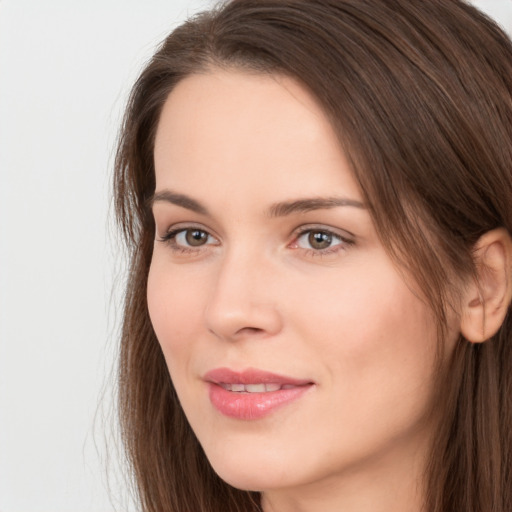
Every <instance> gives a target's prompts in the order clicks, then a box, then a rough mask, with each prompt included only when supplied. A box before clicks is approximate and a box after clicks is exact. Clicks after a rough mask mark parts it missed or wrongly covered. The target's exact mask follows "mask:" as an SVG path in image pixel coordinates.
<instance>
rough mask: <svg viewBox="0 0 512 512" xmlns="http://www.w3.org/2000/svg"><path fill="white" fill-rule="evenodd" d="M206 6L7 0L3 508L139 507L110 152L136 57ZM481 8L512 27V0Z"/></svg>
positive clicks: (0, 73)
mask: <svg viewBox="0 0 512 512" xmlns="http://www.w3.org/2000/svg"><path fill="white" fill-rule="evenodd" d="M212 1H213V0H193V1H191V0H149V1H148V0H146V1H142V0H102V1H100V0H90V1H89V2H82V1H78V0H46V1H45V0H0V512H111V511H114V510H119V511H123V512H125V511H127V510H135V508H134V506H133V505H131V504H130V500H129V494H128V492H127V490H126V486H125V485H124V483H123V481H122V471H121V470H120V468H122V465H123V461H122V457H121V456H118V452H117V450H116V444H115V438H116V431H115V422H114V421H113V416H115V409H114V406H113V402H112V389H113V388H112V372H113V366H114V363H113V361H114V359H115V353H116V341H117V340H116V337H117V332H118V328H119V304H120V301H121V299H120V297H121V287H122V286H120V285H122V280H123V272H122V271H123V259H122V254H121V252H120V251H119V250H118V248H117V247H116V243H115V238H116V237H115V235H114V232H113V227H112V226H113V222H112V218H111V211H110V209H111V204H110V179H111V170H112V162H113V151H114V148H115V140H116V134H117V130H118V127H119V122H120V119H121V115H122V111H123V107H124V104H125V101H126V96H127V93H128V91H129V89H130V86H131V84H132V83H133V81H134V80H135V78H136V76H137V74H138V72H139V71H140V69H141V67H142V65H143V63H144V62H145V61H146V60H147V59H148V58H149V57H150V56H151V54H152V53H153V51H154V49H155V47H156V45H157V43H158V42H160V41H161V40H162V39H163V38H164V36H165V35H166V34H167V33H168V32H169V31H170V30H171V29H172V28H173V27H175V26H176V25H177V24H178V23H179V22H180V21H182V20H184V19H185V18H186V17H187V16H189V15H191V14H193V13H194V12H197V11H198V10H202V9H205V8H207V7H208V6H210V5H212ZM475 3H476V4H477V5H478V6H479V7H481V8H482V9H484V10H486V11H488V12H489V13H490V14H491V15H493V16H495V17H496V18H497V19H498V20H499V21H500V23H501V24H502V25H503V26H504V27H506V28H507V29H509V31H510V29H512V0H480V1H476V2H475ZM116 283H117V287H116ZM107 445H108V448H106V446H107ZM107 476H108V477H109V478H107ZM109 486H110V490H109V489H108V487H109Z"/></svg>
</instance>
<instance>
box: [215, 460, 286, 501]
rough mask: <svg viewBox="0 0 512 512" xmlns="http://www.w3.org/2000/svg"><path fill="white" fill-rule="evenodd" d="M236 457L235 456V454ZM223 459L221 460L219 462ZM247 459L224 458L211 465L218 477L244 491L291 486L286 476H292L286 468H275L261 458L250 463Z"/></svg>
mask: <svg viewBox="0 0 512 512" xmlns="http://www.w3.org/2000/svg"><path fill="white" fill-rule="evenodd" d="M233 455H235V454H233ZM219 459H221V460H219ZM244 459H245V458H244V457H242V460H241V458H240V457H236V458H235V460H233V457H226V455H225V454H224V456H222V457H219V458H217V460H211V459H210V464H211V465H212V467H213V470H214V471H215V473H217V475H218V476H219V477H220V478H221V479H222V480H224V481H225V482H226V483H228V484H229V485H231V486H232V487H235V488H237V489H241V490H244V491H256V492H261V491H263V490H268V489H271V488H276V487H278V488H280V487H287V486H289V485H290V484H291V482H289V481H285V478H284V477H285V475H288V476H289V475H290V472H289V469H290V468H286V467H280V468H278V467H275V465H272V464H271V463H270V462H268V461H264V460H262V459H261V458H260V460H259V461H254V460H253V461H248V460H244Z"/></svg>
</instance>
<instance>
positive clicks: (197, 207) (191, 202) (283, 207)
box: [148, 190, 365, 218]
mask: <svg viewBox="0 0 512 512" xmlns="http://www.w3.org/2000/svg"><path fill="white" fill-rule="evenodd" d="M159 201H164V202H167V203H171V204H174V205H176V206H180V207H182V208H186V209H187V210H191V211H193V212H196V213H199V214H201V215H209V211H208V209H207V208H206V206H204V205H202V204H201V203H200V202H199V201H196V200H195V199H192V198H191V197H189V196H187V195H185V194H178V193H176V192H173V191H171V190H162V191H161V192H155V194H153V196H152V197H151V198H150V199H149V201H148V203H149V205H150V207H153V205H154V204H155V203H156V202H159ZM340 206H351V207H354V208H361V209H364V208H365V206H364V204H363V203H362V202H360V201H356V200H355V199H349V198H346V197H312V198H304V199H295V200H292V201H283V202H279V203H274V204H273V205H271V206H270V208H269V209H268V212H267V215H268V216H269V217H271V218H274V217H285V216H287V215H291V214H293V213H307V212H310V211H314V210H328V209H331V208H338V207H340Z"/></svg>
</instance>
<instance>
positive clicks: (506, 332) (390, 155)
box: [114, 0, 512, 512]
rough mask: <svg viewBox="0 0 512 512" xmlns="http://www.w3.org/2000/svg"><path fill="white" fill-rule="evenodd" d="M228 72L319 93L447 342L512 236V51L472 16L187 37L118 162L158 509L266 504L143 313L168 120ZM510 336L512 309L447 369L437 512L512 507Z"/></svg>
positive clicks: (437, 9) (143, 95)
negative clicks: (223, 474)
mask: <svg viewBox="0 0 512 512" xmlns="http://www.w3.org/2000/svg"><path fill="white" fill-rule="evenodd" d="M214 67H223V68H228V69H229V68H235V69H245V70H249V71H253V72H256V73H281V74H285V75H288V76H291V77H294V78H295V79H296V80H298V81H299V82H300V83H301V84H302V85H303V86H304V87H305V88H307V89H308V90H309V91H310V92H311V94H313V96H315V97H316V98H317V100H318V101H319V103H320V104H321V105H322V106H323V109H324V112H325V114H326V115H327V116H328V118H329V120H330V121H331V123H332V126H333V128H334V129H335V131H336V133H337V134H338V136H339V141H340V145H341V147H342V149H343V150H344V152H345V153H346V155H347V157H348V159H349V162H350V163H351V167H352V171H353V173H354V175H355V177H356V179H357V180H358V183H359V185H360V187H361V190H362V193H363V196H364V200H365V202H366V203H367V205H368V207H369V210H370V213H371V215H372V218H373V221H374V223H375V226H376V228H377V231H378V232H379V234H380V237H381V240H382V243H383V244H384V246H385V247H386V249H387V250H388V251H389V254H390V255H391V256H392V257H393V258H394V259H395V260H396V261H397V263H398V264H399V265H400V266H401V268H403V269H404V272H405V273H407V274H408V275H412V276H413V278H414V279H415V280H416V281H417V283H418V284H419V285H420V287H421V289H422V290H423V292H424V294H425V297H426V300H427V302H428V303H429V305H430V306H431V307H432V309H433V311H434V313H435V315H436V317H437V319H438V325H439V338H440V341H442V337H443V333H444V327H445V312H446V311H447V308H449V307H450V301H451V300H453V297H454V294H453V291H454V289H455V288H456V283H455V282H454V279H453V276H459V277H460V276H468V275H472V274H474V273H475V268H474V262H473V258H472V248H473V246H474V244H475V242H476V241H477V240H478V238H479V237H480V236H481V235H482V234H483V233H485V232H487V231H489V230H491V229H493V228H496V227H499V226H502V227H504V228H505V229H507V230H508V231H509V232H512V173H511V170H512V169H511V167H512V45H511V43H510V41H509V39H508V38H507V37H506V36H505V35H504V33H503V32H502V31H501V30H500V29H499V27H498V26H497V25H496V24H495V23H493V22H492V21H491V20H490V19H488V18H487V17H485V16H484V15H483V14H481V13H480V12H479V11H477V10H476V9H475V8H473V7H471V6H470V5H468V4H466V3H464V2H463V1H460V0H428V1H427V0H314V1H313V0H232V1H228V2H226V3H224V4H222V5H220V6H219V7H217V8H215V9H212V10H211V11H209V12H205V13H202V14H200V15H197V16H195V17H194V18H192V19H190V20H189V21H187V22H185V23H184V24H183V25H181V26H180V27H178V28H177V29H176V30H174V31H173V32H172V34H171V35H170V36H169V37H168V38H167V39H166V40H165V41H164V42H163V44H162V46H161V47H160V48H159V50H158V51H157V53H156V54H155V56H154V57H153V58H152V60H151V61H150V62H149V64H148V65H147V67H146V68H145V69H144V71H143V72H142V74H141V76H140V78H139V79H138V81H137V83H136V84H135V86H134V88H133V91H132V94H131V97H130V100H129V103H128V108H127V112H126V117H125V120H124V124H123V128H122V132H121V137H120V142H119V148H118V153H117V159H116V166H115V183H114V187H115V202H116V210H117V215H118V221H119V224H120V227H121V229H122V232H123V234H124V237H125V240H126V243H127V245H128V248H129V252H130V273H129V277H128V283H127V290H126V301H125V310H124V323H123V329H122V338H121V354H120V366H119V407H120V420H121V425H122V434H123V439H124V443H125V446H126V450H127V453H128V456H129V460H130V462H131V465H132V468H133V474H134V480H135V484H136V488H137V491H138V495H139V496H140V501H141V506H142V509H143V510H144V512H163V511H166V512H167V511H168V512H178V511H187V512H232V511H244V512H250V511H258V510H260V505H259V497H258V494H257V493H251V492H245V491H241V490H237V489H234V488H232V487H230V486H229V485H227V484H226V483H224V482H223V481H222V480H221V479H220V478H219V477H218V476H217V475H216V474H215V473H214V472H213V470H212V469H211V467H210V465H209V463H208V461H207V459H206V457H205V455H204V453H203V451H202V449H201V446H200V445H199V443H198V441H197V439H196V438H195V436H194V433H193V432H192V430H191V429H190V426H189V425H188V423H187V421H186V419H185V417H184V414H183V411H182V409H181V407H180V405H179V402H178V399H177V396H176V393H175V390H174V388H173V384H172V382H171V379H170V377H169V373H168V370H167V367H166V364H165V361H164V357H163V355H162V352H161V350H160V346H159V344H158V341H157V339H156V337H155V334H154V332H153V329H152V326H151V323H150V320H149V316H148V307H147V303H146V283H147V276H148V270H149V265H150V261H151V256H152V247H153V238H154V224H153V220H152V216H151V212H150V211H149V209H148V204H147V200H148V198H149V197H150V196H151V195H152V194H153V192H154V187H155V174H154V167H153V142H154V137H155V131H156V127H157V123H158V120H159V116H160V112H161V109H162V106H163V104H164V102H165V100H166V98H167V96H168V95H169V93H170V92H171V91H172V89H173V87H174V86H175V85H176V84H177V83H178V82H179V81H180V80H181V79H183V78H184V77H186V76H188V75H190V74H193V73H203V72H208V70H209V69H211V68H214ZM171 314H172V313H171ZM511 329H512V325H511V318H510V311H509V314H508V315H507V318H506V320H505V322H504V324H503V325H502V327H501V329H500V330H499V332H498V333H497V334H496V335H495V336H494V337H493V339H491V340H489V341H488V342H486V343H483V344H471V343H469V342H467V341H465V340H464V339H462V337H461V338H460V339H459V342H458V345H457V348H456V351H455V354H454V356H453V360H452V361H451V364H450V368H449V369H448V371H447V372H445V373H443V374H441V375H440V379H439V382H440V385H439V393H440V394H441V393H442V396H443V403H444V404H445V405H443V406H441V405H439V403H438V412H439V414H440V416H441V418H442V421H440V423H439V428H438V431H437V432H436V435H435V443H434V445H433V446H432V451H431V457H430V463H429V465H428V468H427V473H426V475H425V481H426V486H427V496H426V502H425V510H426V511H428V512H448V511H471V512H510V511H511V510H512V474H511V471H512V403H511V401H512V334H511V333H512V331H511ZM439 346H440V350H441V347H442V344H441V343H440V345H439Z"/></svg>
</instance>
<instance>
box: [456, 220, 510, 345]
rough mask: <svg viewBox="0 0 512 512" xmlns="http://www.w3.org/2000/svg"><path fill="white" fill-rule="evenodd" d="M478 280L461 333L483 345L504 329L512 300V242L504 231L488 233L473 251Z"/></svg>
mask: <svg viewBox="0 0 512 512" xmlns="http://www.w3.org/2000/svg"><path fill="white" fill-rule="evenodd" d="M473 258H474V261H475V268H476V279H475V280H472V282H471V283H469V285H468V287H467V288H466V290H465V293H464V297H463V300H464V302H463V303H462V306H463V310H462V316H461V333H462V335H463V336H464V338H466V340H468V341H470V342H473V343H480V342H483V341H486V340H488V339H489V338H491V337H492V336H494V334H496V332H497V331H498V329H499V328H500V327H501V324H502V323H503V321H504V320H505V316H506V314H507V311H508V306H509V304H510V301H511V299H512V275H511V273H512V240H511V237H510V234H509V233H508V231H507V230H506V229H504V228H498V229H493V230H492V231H488V232H487V233H485V234H484V235H482V237H481V238H480V239H479V240H478V242H477V243H476V244H475V247H474V250H473Z"/></svg>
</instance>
